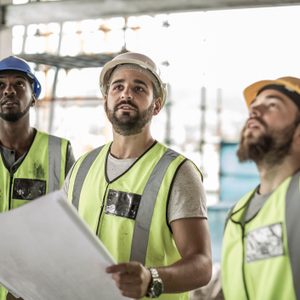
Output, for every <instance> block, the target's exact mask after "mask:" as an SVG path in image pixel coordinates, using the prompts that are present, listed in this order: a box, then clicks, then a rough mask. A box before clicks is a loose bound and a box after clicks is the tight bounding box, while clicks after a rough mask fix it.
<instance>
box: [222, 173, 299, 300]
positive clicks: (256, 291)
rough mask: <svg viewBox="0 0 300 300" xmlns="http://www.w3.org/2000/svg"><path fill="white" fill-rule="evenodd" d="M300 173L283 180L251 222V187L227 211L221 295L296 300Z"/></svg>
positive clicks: (250, 299)
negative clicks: (247, 213) (249, 216)
mask: <svg viewBox="0 0 300 300" xmlns="http://www.w3.org/2000/svg"><path fill="white" fill-rule="evenodd" d="M299 175H300V173H298V174H296V175H294V176H293V177H289V178H287V179H286V180H285V181H284V182H282V183H281V184H280V185H279V187H278V188H277V189H276V190H275V191H274V192H273V193H272V194H271V195H270V196H269V198H268V199H267V200H266V202H265V203H264V205H263V207H262V208H261V209H260V211H259V212H258V213H257V214H256V216H254V217H253V218H252V219H251V220H249V221H247V222H245V221H244V216H245V213H246V209H247V207H248V205H249V202H250V201H251V199H252V195H253V193H254V191H252V192H250V193H248V194H247V195H245V196H244V197H243V198H242V199H241V200H240V201H239V202H238V203H237V204H236V205H235V207H234V208H233V210H231V212H230V213H229V217H228V221H227V224H226V228H225V232H224V238H223V245H222V259H221V264H222V266H221V272H222V287H223V291H224V296H225V299H228V300H260V299H263V300H281V299H282V300H283V299H289V300H294V299H300V285H299V282H300V259H299V257H300V255H299V253H300V243H299V237H300V235H299V232H300V218H299V212H300V193H299ZM291 178H292V180H291Z"/></svg>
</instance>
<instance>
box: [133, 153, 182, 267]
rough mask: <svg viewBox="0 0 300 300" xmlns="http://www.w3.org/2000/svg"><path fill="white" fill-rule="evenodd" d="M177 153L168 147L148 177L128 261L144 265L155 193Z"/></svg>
mask: <svg viewBox="0 0 300 300" xmlns="http://www.w3.org/2000/svg"><path fill="white" fill-rule="evenodd" d="M178 155H179V154H178V153H177V152H175V151H173V150H171V149H168V150H167V151H166V152H165V153H164V155H163V156H162V157H161V158H160V160H159V162H158V163H157V164H156V166H155V168H154V169H153V171H152V173H151V176H150V177H149V180H148V182H147V184H146V187H145V190H144V192H143V195H142V199H141V202H140V206H139V210H138V213H137V217H136V220H135V226H134V231H133V237H132V245H131V255H130V261H139V262H140V263H142V264H143V265H145V260H146V252H147V246H148V238H149V233H150V224H151V219H152V215H153V211H154V206H155V201H156V198H157V194H158V192H159V189H160V186H161V183H162V181H163V178H164V175H165V173H166V171H167V169H168V166H169V165H170V163H171V162H172V161H173V160H174V159H175V158H176V157H178Z"/></svg>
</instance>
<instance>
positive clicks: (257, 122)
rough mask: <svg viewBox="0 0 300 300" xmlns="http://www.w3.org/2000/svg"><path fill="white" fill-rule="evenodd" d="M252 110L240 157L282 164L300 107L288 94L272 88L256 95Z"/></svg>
mask: <svg viewBox="0 0 300 300" xmlns="http://www.w3.org/2000/svg"><path fill="white" fill-rule="evenodd" d="M249 111H250V116H249V118H248V120H247V122H246V124H245V126H244V129H243V131H242V134H241V141H240V145H239V149H238V152H237V155H238V157H239V160H240V161H246V160H253V161H255V162H256V163H259V162H262V161H265V162H267V163H270V164H278V163H280V162H281V161H282V160H283V159H284V158H285V157H286V156H287V155H289V154H290V147H291V144H292V141H293V136H294V131H295V129H296V127H297V125H298V123H299V112H298V108H297V106H296V105H295V104H294V103H293V102H292V101H291V100H290V99H289V98H288V97H287V96H286V95H284V94H282V93H281V92H279V91H276V90H271V89H270V90H265V91H263V92H261V93H260V94H259V95H258V96H257V97H256V99H255V100H254V101H253V102H252V103H251V105H250V107H249Z"/></svg>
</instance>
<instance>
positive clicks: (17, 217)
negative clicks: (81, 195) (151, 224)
mask: <svg viewBox="0 0 300 300" xmlns="http://www.w3.org/2000/svg"><path fill="white" fill-rule="evenodd" d="M113 263H114V262H113V259H112V258H111V256H110V254H109V253H108V252H107V250H106V249H105V248H104V246H103V245H102V244H101V242H100V241H99V239H98V238H97V237H96V236H95V235H94V234H93V233H92V232H91V231H90V229H89V228H88V227H87V225H86V224H85V223H84V222H83V221H82V220H81V219H80V218H79V216H78V214H77V212H76V210H75V209H74V208H73V207H72V206H71V204H69V203H68V202H67V201H66V199H65V198H64V194H63V193H62V192H61V191H57V192H54V193H50V194H48V195H46V196H43V197H41V198H39V199H36V200H34V201H32V202H31V203H29V204H25V205H23V206H21V207H20V208H16V209H13V210H11V211H9V212H5V213H0V282H1V283H2V284H3V285H4V286H6V287H7V288H8V289H9V290H10V291H11V292H12V293H13V294H14V295H15V296H19V297H22V298H23V299H24V300H101V299H103V300H119V299H128V298H125V297H123V296H122V295H121V294H120V292H119V290H118V289H117V287H116V286H115V283H114V281H113V280H112V278H111V275H109V274H107V273H106V272H105V267H107V266H108V265H111V264H113Z"/></svg>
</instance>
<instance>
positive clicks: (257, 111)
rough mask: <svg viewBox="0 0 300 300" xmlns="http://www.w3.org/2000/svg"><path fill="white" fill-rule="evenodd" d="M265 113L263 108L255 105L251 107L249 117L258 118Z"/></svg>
mask: <svg viewBox="0 0 300 300" xmlns="http://www.w3.org/2000/svg"><path fill="white" fill-rule="evenodd" d="M264 111H265V106H264V105H261V104H256V105H253V106H251V108H250V113H249V115H250V117H258V116H261V115H262V114H263V113H264Z"/></svg>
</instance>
